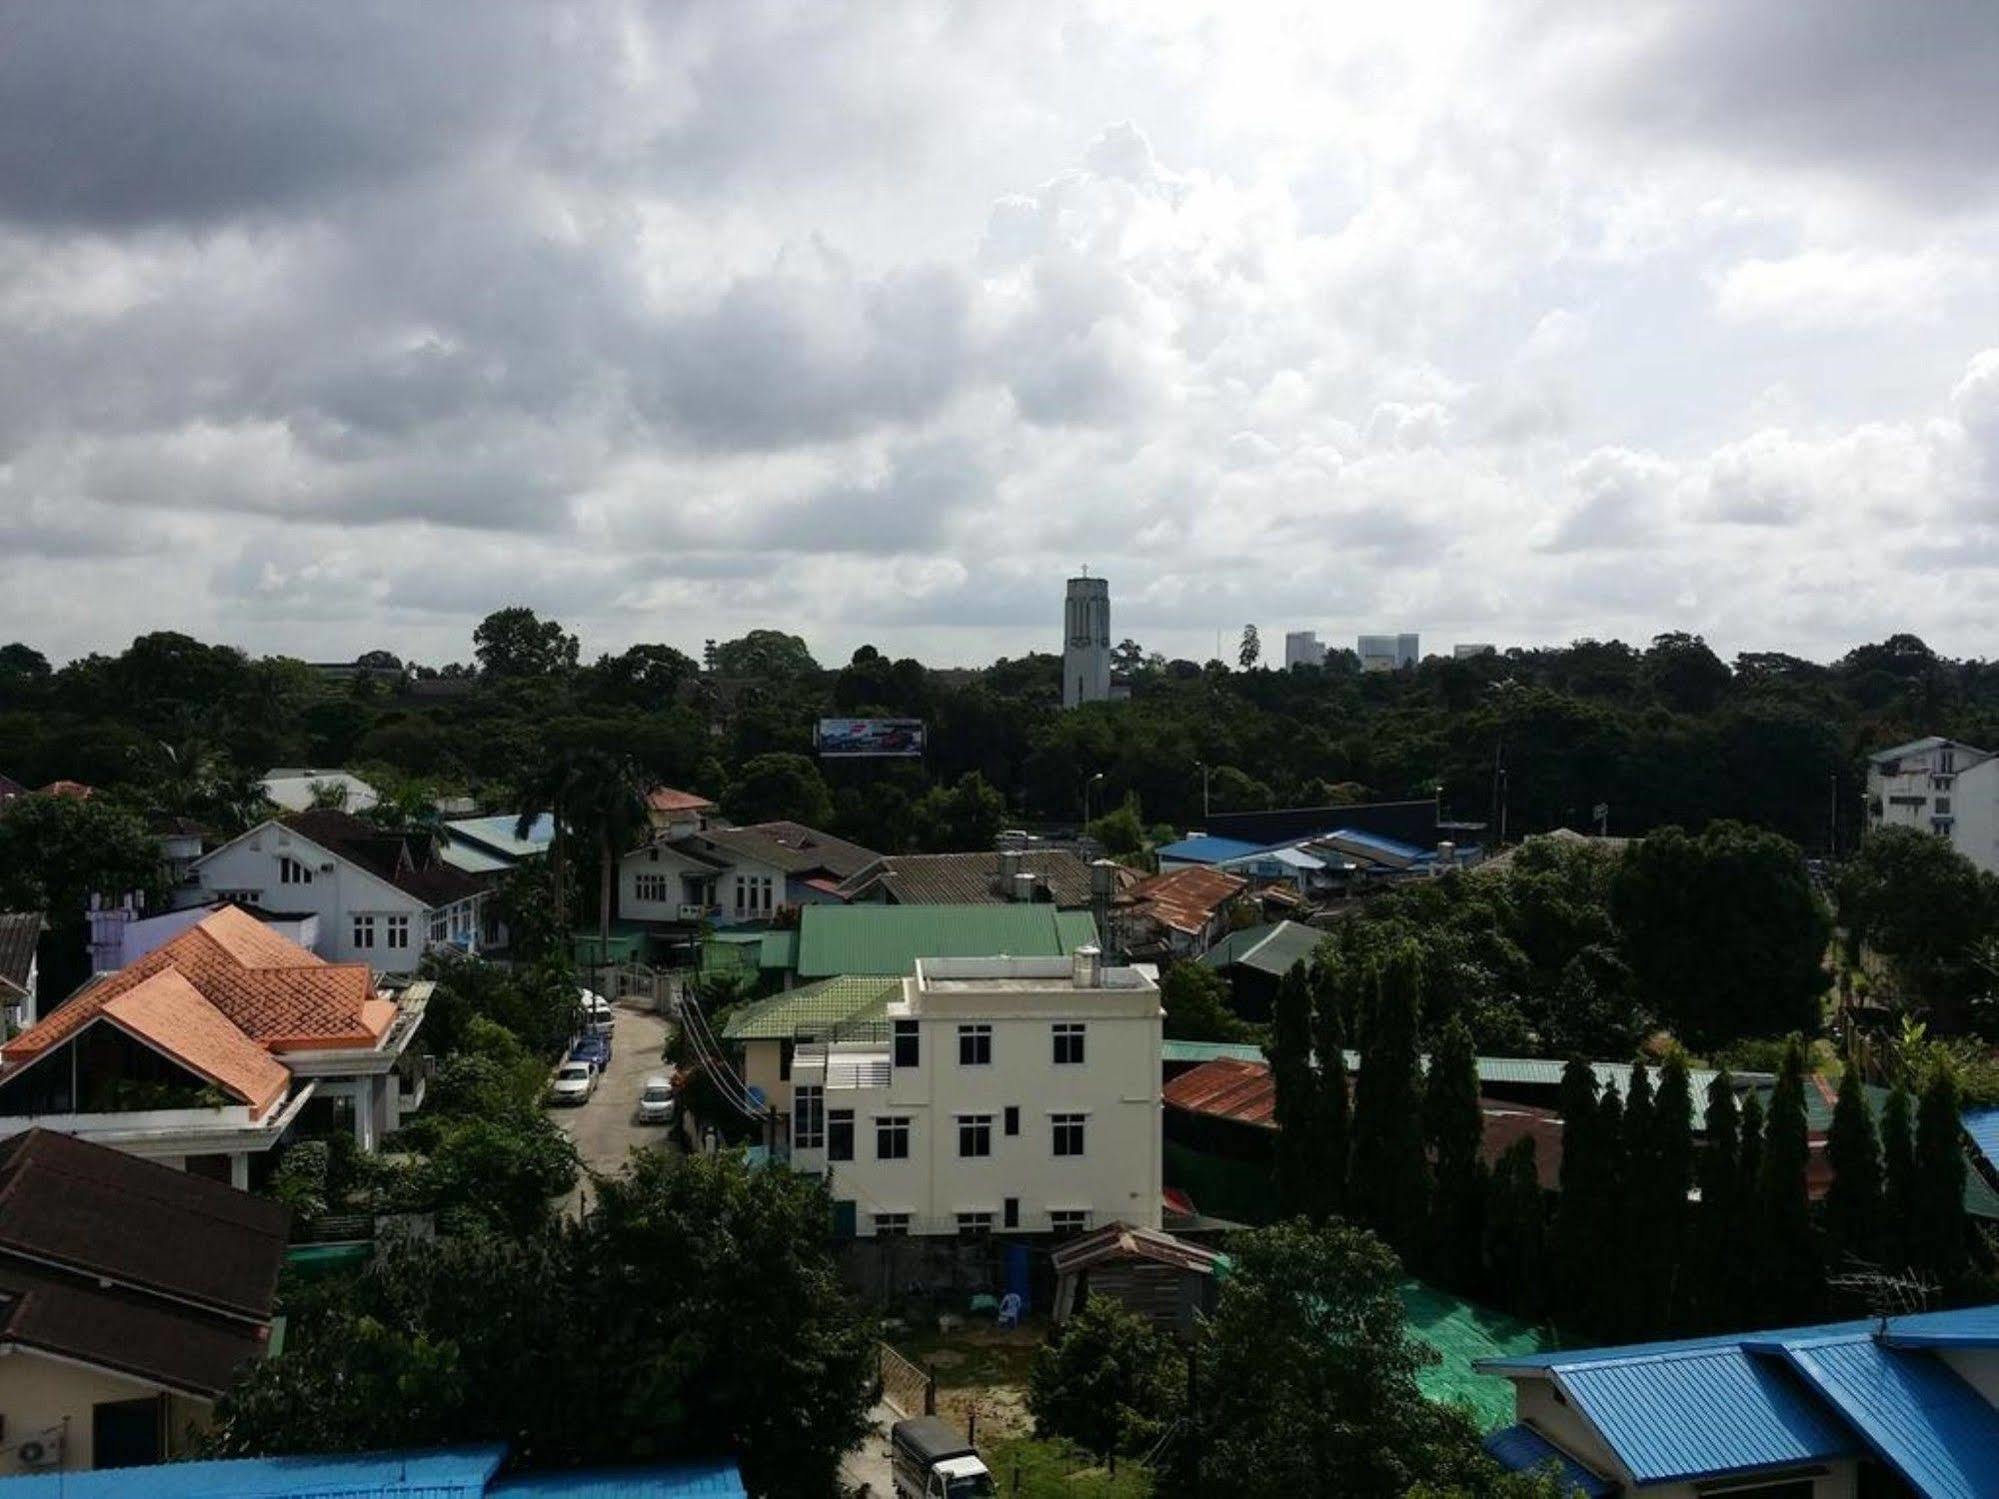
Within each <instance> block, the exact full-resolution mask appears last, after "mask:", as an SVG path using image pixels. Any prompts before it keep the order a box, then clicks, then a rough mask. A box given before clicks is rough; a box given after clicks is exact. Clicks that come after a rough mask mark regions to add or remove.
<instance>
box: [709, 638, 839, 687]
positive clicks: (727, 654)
mask: <svg viewBox="0 0 1999 1499" xmlns="http://www.w3.org/2000/svg"><path fill="white" fill-rule="evenodd" d="M713 670H714V671H715V672H716V673H717V674H718V675H720V676H724V677H750V678H756V679H759V680H762V681H766V682H786V681H795V680H797V679H799V678H803V677H810V676H816V675H817V674H818V671H819V663H818V662H817V661H814V660H813V659H812V652H811V651H810V650H809V649H808V648H807V647H806V644H805V641H804V639H803V638H802V637H800V636H797V635H787V634H785V633H784V631H782V630H752V631H750V632H749V633H748V634H747V635H743V636H739V637H738V638H737V639H735V640H725V641H723V642H722V643H721V644H719V645H717V646H716V647H715V651H714V658H713Z"/></svg>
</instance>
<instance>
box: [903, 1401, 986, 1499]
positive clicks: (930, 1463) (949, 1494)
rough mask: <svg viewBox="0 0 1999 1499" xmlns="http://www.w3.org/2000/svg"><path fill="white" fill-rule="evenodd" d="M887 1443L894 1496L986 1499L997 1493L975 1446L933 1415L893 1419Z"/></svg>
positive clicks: (928, 1498)
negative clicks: (905, 1419)
mask: <svg viewBox="0 0 1999 1499" xmlns="http://www.w3.org/2000/svg"><path fill="white" fill-rule="evenodd" d="M888 1443H889V1456H890V1461H891V1466H892V1467H893V1470H894V1472H895V1493H896V1499H990V1496H991V1495H992V1494H994V1493H995V1492H997V1491H996V1490H995V1489H994V1487H993V1475H992V1471H991V1470H990V1469H989V1468H987V1467H986V1465H985V1464H984V1463H983V1462H981V1461H980V1460H979V1453H978V1449H977V1448H975V1447H974V1446H973V1445H972V1444H971V1443H970V1442H968V1441H966V1440H965V1439H964V1438H963V1437H962V1436H960V1435H958V1433H957V1432H955V1431H953V1430H952V1429H951V1428H950V1427H949V1426H947V1425H945V1424H944V1423H943V1422H942V1421H940V1420H938V1419H937V1418H936V1417H935V1416H914V1417H911V1418H910V1419H909V1420H907V1421H898V1422H896V1423H895V1425H893V1426H891V1427H890V1428H889V1431H888Z"/></svg>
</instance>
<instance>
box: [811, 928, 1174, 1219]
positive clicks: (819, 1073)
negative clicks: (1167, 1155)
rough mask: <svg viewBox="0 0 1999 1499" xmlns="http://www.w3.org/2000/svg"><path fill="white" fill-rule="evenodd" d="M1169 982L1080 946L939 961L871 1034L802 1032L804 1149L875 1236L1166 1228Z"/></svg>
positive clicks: (851, 1214)
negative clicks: (1161, 984) (1164, 1088)
mask: <svg viewBox="0 0 1999 1499" xmlns="http://www.w3.org/2000/svg"><path fill="white" fill-rule="evenodd" d="M1160 1024H1161V1011H1160V1007H1159V988H1158V986H1157V985H1156V984H1155V983H1154V982H1153V981H1152V979H1151V977H1150V976H1149V975H1148V974H1146V973H1144V972H1141V971H1140V970H1138V969H1135V968H1122V967H1113V966H1107V965H1105V964H1103V963H1102V962H1101V960H1100V957H1099V955H1098V953H1097V952H1096V950H1095V949H1094V948H1088V947H1085V948H1080V949H1078V950H1077V952H1076V953H1075V954H1074V956H1073V957H1070V958H1009V957H994V958H923V959H919V960H918V962H917V964H916V973H915V976H914V977H912V978H906V979H904V980H903V981H902V995H901V997H900V998H899V999H896V1000H891V1001H890V1003H889V1007H888V1013H887V1017H886V1019H885V1020H884V1021H883V1022H882V1024H881V1025H880V1026H879V1027H878V1028H876V1029H875V1030H874V1031H873V1032H872V1033H871V1035H870V1038H869V1039H866V1040H836V1041H831V1042H824V1043H816V1044H810V1045H801V1046H800V1047H799V1048H798V1051H797V1053H796V1055H795V1057H794V1059H793V1062H792V1077H791V1082H792V1121H791V1160H792V1164H793V1166H794V1167H795V1168H797V1169H799V1170H802V1171H810V1172H824V1173H826V1175H827V1178H828V1184H829V1186H830V1188H831V1190H832V1194H833V1199H834V1203H835V1211H836V1215H837V1216H836V1222H837V1223H838V1224H839V1226H840V1227H841V1228H842V1229H843V1230H851V1231H852V1232H854V1233H856V1234H859V1235H861V1236H862V1237H874V1236H880V1235H895V1234H963V1235H983V1234H993V1233H1022V1234H1039V1233H1056V1234H1064V1235H1068V1234H1075V1233H1079V1232H1081V1231H1083V1230H1084V1229H1087V1228H1091V1227H1094V1226H1097V1225H1101V1224H1104V1223H1111V1222H1125V1223H1131V1224H1135V1225H1138V1226H1140V1227H1145V1228H1157V1227H1158V1226H1159V1212H1160V1191H1161V1185H1162V1183H1161V1176H1160V1172H1161V1166H1160V1102H1159V1045H1160Z"/></svg>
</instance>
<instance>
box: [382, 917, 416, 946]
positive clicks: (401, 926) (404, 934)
mask: <svg viewBox="0 0 1999 1499" xmlns="http://www.w3.org/2000/svg"><path fill="white" fill-rule="evenodd" d="M382 922H383V928H384V929H383V932H382V936H383V938H384V939H385V940H384V941H383V943H382V945H383V946H384V947H392V948H395V949H397V950H398V951H402V952H407V951H408V950H409V945H410V919H409V917H407V916H385V917H383V918H382Z"/></svg>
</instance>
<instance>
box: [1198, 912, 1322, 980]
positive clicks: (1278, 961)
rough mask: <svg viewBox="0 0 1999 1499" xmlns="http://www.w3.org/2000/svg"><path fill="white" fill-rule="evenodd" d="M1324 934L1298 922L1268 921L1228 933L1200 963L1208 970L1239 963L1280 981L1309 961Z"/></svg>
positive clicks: (1229, 966) (1209, 950)
mask: <svg viewBox="0 0 1999 1499" xmlns="http://www.w3.org/2000/svg"><path fill="white" fill-rule="evenodd" d="M1325 935H1326V934H1325V933H1324V932H1322V931H1320V930H1318V928H1316V927H1309V926H1306V925H1305V924H1304V923H1303V922H1298V921H1272V922H1266V923H1265V924H1264V925H1262V926H1251V927H1244V928H1243V929H1242V930H1241V931H1239V932H1230V933H1229V934H1228V936H1226V937H1224V938H1223V939H1222V940H1221V941H1220V942H1217V943H1216V944H1215V945H1214V946H1213V947H1211V948H1209V949H1208V951H1207V952H1205V953H1203V954H1202V955H1201V961H1202V962H1203V963H1205V964H1207V966H1208V967H1210V968H1232V967H1235V966H1236V965H1238V964H1240V965H1241V966H1242V967H1244V968H1254V969H1255V970H1256V971H1257V972H1258V973H1267V974H1269V975H1270V976H1271V977H1272V978H1282V977H1284V975H1285V974H1287V973H1289V972H1290V971H1291V970H1292V969H1293V968H1294V967H1296V966H1297V965H1298V964H1299V963H1300V962H1304V961H1309V960H1310V959H1311V956H1312V954H1313V953H1315V952H1317V951H1318V948H1319V943H1320V942H1322V941H1323V940H1324V939H1325Z"/></svg>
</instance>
